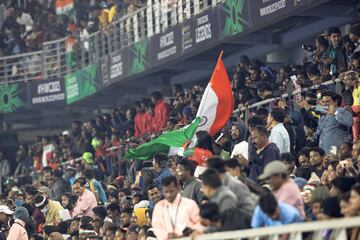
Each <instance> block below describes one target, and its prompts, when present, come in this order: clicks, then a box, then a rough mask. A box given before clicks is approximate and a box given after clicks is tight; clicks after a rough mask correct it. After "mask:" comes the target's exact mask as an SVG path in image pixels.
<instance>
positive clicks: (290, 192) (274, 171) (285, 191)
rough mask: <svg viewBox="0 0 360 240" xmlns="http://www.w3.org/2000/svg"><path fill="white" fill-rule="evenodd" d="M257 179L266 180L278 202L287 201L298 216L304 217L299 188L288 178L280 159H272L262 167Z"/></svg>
mask: <svg viewBox="0 0 360 240" xmlns="http://www.w3.org/2000/svg"><path fill="white" fill-rule="evenodd" d="M259 180H267V181H268V183H269V184H270V186H271V189H272V191H273V193H274V195H275V197H276V200H277V201H278V202H282V203H287V204H289V205H290V206H293V207H294V208H296V209H297V210H298V211H299V213H300V216H301V217H302V218H305V211H304V203H303V200H302V197H301V194H300V189H299V187H298V186H297V185H296V183H295V182H294V181H293V180H291V179H289V174H288V169H287V167H286V165H285V164H284V163H283V162H281V161H272V162H270V163H269V164H267V165H266V166H265V168H264V172H263V174H261V175H260V176H259Z"/></svg>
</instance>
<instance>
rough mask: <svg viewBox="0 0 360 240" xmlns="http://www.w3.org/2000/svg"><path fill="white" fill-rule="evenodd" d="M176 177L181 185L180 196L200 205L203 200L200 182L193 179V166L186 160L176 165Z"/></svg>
mask: <svg viewBox="0 0 360 240" xmlns="http://www.w3.org/2000/svg"><path fill="white" fill-rule="evenodd" d="M176 172H177V177H178V179H179V182H180V184H182V195H183V196H184V197H186V198H189V199H192V200H194V201H195V202H196V203H197V204H200V203H201V202H202V200H203V198H204V196H203V194H202V192H201V182H200V180H198V179H197V178H195V177H194V172H195V164H194V162H193V161H190V160H188V159H186V158H184V159H182V160H181V161H180V162H179V163H178V165H177V169H176Z"/></svg>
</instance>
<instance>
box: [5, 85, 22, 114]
mask: <svg viewBox="0 0 360 240" xmlns="http://www.w3.org/2000/svg"><path fill="white" fill-rule="evenodd" d="M26 101H27V89H26V85H25V84H24V83H11V84H1V85H0V113H14V112H17V111H18V110H19V109H20V108H23V107H25V103H26Z"/></svg>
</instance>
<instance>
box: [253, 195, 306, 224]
mask: <svg viewBox="0 0 360 240" xmlns="http://www.w3.org/2000/svg"><path fill="white" fill-rule="evenodd" d="M299 222H302V219H301V216H300V213H299V211H298V210H297V209H296V208H294V207H292V206H291V205H288V204H286V203H282V202H278V201H277V200H276V199H275V197H274V195H272V194H271V193H267V194H264V195H262V196H260V199H259V205H258V206H257V207H256V208H255V211H254V215H253V217H252V221H251V227H253V228H259V227H265V226H279V225H284V224H291V223H299Z"/></svg>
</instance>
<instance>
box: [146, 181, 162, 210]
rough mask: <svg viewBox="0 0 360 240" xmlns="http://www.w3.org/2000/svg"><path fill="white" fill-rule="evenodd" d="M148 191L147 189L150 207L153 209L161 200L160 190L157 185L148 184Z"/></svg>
mask: <svg viewBox="0 0 360 240" xmlns="http://www.w3.org/2000/svg"><path fill="white" fill-rule="evenodd" d="M146 191H147V194H148V198H149V201H150V202H149V209H150V210H152V209H154V207H155V205H156V204H157V203H158V202H159V201H160V200H161V198H160V197H161V196H160V191H159V189H158V188H157V186H156V185H151V186H148V187H147V189H146Z"/></svg>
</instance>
